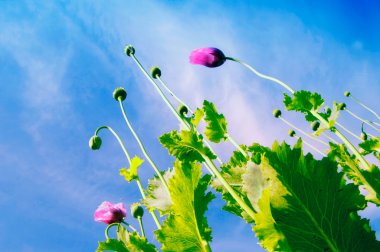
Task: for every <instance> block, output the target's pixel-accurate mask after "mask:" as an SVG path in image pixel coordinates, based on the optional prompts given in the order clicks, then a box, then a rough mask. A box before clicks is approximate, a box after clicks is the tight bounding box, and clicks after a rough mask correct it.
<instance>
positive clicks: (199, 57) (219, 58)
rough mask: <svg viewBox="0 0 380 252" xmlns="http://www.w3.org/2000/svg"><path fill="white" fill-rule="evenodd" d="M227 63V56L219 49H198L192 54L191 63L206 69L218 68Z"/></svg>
mask: <svg viewBox="0 0 380 252" xmlns="http://www.w3.org/2000/svg"><path fill="white" fill-rule="evenodd" d="M225 61H226V56H224V54H223V52H222V51H221V50H219V49H217V48H212V47H208V48H198V49H195V50H193V51H192V52H191V54H190V63H191V64H198V65H203V66H206V67H218V66H221V65H222V64H223V63H224V62H225Z"/></svg>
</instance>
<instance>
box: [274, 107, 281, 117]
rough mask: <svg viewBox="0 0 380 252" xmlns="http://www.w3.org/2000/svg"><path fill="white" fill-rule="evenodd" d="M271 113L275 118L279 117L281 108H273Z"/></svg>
mask: <svg viewBox="0 0 380 252" xmlns="http://www.w3.org/2000/svg"><path fill="white" fill-rule="evenodd" d="M273 115H274V117H276V118H279V117H281V110H279V109H275V110H273Z"/></svg>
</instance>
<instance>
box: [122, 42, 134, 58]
mask: <svg viewBox="0 0 380 252" xmlns="http://www.w3.org/2000/svg"><path fill="white" fill-rule="evenodd" d="M124 52H125V54H126V55H128V56H131V55H133V54H135V48H134V47H133V46H132V45H127V46H126V47H125V49H124Z"/></svg>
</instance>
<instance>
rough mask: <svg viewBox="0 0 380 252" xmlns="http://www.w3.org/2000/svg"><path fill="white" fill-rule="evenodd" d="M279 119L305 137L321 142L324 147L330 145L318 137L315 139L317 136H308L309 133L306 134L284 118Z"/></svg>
mask: <svg viewBox="0 0 380 252" xmlns="http://www.w3.org/2000/svg"><path fill="white" fill-rule="evenodd" d="M279 118H280V119H281V121H283V122H284V123H285V124H287V125H288V126H289V127H291V128H293V129H295V130H297V131H299V132H301V133H302V134H304V135H305V136H307V137H308V138H310V139H313V140H315V141H318V142H320V143H322V144H324V145H326V146H329V145H328V143H326V142H325V141H323V140H321V139H319V138H317V137H315V136H312V135H310V134H308V133H307V132H305V131H303V130H302V129H300V128H298V127H296V126H295V125H294V124H292V123H290V122H288V121H287V120H285V119H284V118H282V117H279Z"/></svg>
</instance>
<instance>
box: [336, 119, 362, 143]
mask: <svg viewBox="0 0 380 252" xmlns="http://www.w3.org/2000/svg"><path fill="white" fill-rule="evenodd" d="M335 124H336V125H338V126H339V127H341V128H342V129H343V130H344V131H346V132H347V133H348V134H350V135H351V136H353V137H355V138H356V139H357V140H359V141H362V139H361V138H360V137H358V136H357V135H355V133H353V132H352V131H351V130H349V129H347V128H346V127H344V126H343V125H342V124H340V123H338V122H335ZM342 140H343V139H342Z"/></svg>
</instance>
